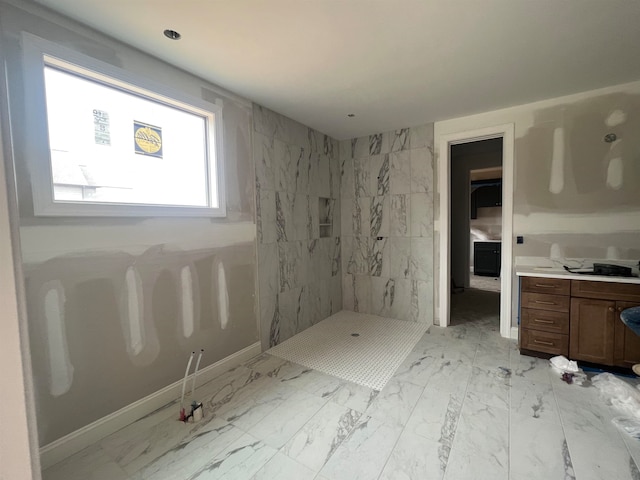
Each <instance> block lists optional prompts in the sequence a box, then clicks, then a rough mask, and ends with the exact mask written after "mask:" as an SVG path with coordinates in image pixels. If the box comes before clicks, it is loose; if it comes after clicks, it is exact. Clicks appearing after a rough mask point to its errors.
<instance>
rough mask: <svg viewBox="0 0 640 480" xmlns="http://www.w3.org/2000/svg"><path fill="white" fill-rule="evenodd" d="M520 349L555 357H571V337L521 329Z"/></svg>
mask: <svg viewBox="0 0 640 480" xmlns="http://www.w3.org/2000/svg"><path fill="white" fill-rule="evenodd" d="M520 333H521V336H522V338H521V339H520V348H521V349H525V350H533V351H536V352H545V353H551V354H554V355H564V356H568V355H569V335H563V334H561V333H551V332H542V331H540V330H530V329H528V328H521V329H520Z"/></svg>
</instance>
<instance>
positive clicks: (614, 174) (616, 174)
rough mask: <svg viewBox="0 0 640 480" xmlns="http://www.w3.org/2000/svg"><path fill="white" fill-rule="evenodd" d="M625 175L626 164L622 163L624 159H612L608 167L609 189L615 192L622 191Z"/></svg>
mask: <svg viewBox="0 0 640 480" xmlns="http://www.w3.org/2000/svg"><path fill="white" fill-rule="evenodd" d="M623 174H624V164H623V163H622V158H620V157H615V158H612V159H611V160H610V161H609V165H608V167H607V187H609V188H612V189H613V190H620V189H621V188H622V182H623V180H622V177H623Z"/></svg>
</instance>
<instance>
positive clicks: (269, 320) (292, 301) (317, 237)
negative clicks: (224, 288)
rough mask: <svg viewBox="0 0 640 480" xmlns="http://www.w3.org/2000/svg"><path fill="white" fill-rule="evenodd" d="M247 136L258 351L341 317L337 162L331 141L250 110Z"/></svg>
mask: <svg viewBox="0 0 640 480" xmlns="http://www.w3.org/2000/svg"><path fill="white" fill-rule="evenodd" d="M253 130H254V131H253V156H254V162H255V166H256V179H255V181H256V219H257V236H258V292H259V295H258V297H259V309H260V312H259V318H260V327H261V328H260V330H261V342H262V348H263V350H266V349H268V348H270V347H271V346H274V345H277V344H278V343H280V342H282V341H284V340H286V339H287V338H290V337H291V336H293V335H295V334H296V333H298V332H301V331H302V330H304V329H306V328H308V327H310V326H311V325H313V324H315V323H317V322H319V321H320V320H323V319H325V318H327V317H328V316H330V315H332V314H334V313H336V312H338V311H340V310H342V278H341V261H340V255H341V231H340V221H339V220H340V218H339V212H340V210H341V205H340V201H341V199H340V161H339V158H338V142H337V141H336V140H334V139H333V138H331V137H329V136H327V135H325V134H323V133H320V132H318V131H317V130H314V129H312V128H310V127H307V126H305V125H302V124H300V123H298V122H296V121H294V120H291V119H289V118H287V117H285V116H283V115H280V114H278V113H276V112H273V111H271V110H268V109H267V108H264V107H262V106H260V105H257V104H254V105H253ZM320 199H323V202H322V204H323V211H322V215H321V212H320V211H319V205H320V203H321V202H320ZM321 224H322V225H321ZM328 225H330V226H331V228H330V229H329V228H327V226H328Z"/></svg>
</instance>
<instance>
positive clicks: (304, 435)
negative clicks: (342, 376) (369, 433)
mask: <svg viewBox="0 0 640 480" xmlns="http://www.w3.org/2000/svg"><path fill="white" fill-rule="evenodd" d="M360 416H361V414H360V413H359V412H357V411H355V410H351V409H349V408H346V407H342V406H340V405H336V404H335V403H333V402H328V403H327V404H325V405H324V406H323V407H322V408H321V409H320V410H319V411H318V412H317V413H316V414H315V415H314V416H313V417H312V418H311V420H309V421H308V422H307V423H306V424H305V425H304V426H303V427H302V428H301V429H300V430H299V431H298V432H297V433H296V434H295V435H294V436H293V438H291V440H289V441H288V442H287V444H286V445H285V446H284V447H282V449H281V452H282V453H284V454H286V455H288V456H289V457H291V458H292V459H294V460H296V461H297V462H299V463H302V464H303V465H305V466H307V467H309V468H311V469H312V470H314V471H316V472H317V471H319V470H320V469H321V468H322V466H323V465H324V464H325V463H326V462H327V460H328V459H329V458H330V457H331V455H333V453H334V452H335V451H336V449H337V448H338V446H339V445H340V444H341V443H342V441H343V440H344V439H345V438H346V437H347V435H348V434H349V432H350V431H351V430H352V429H353V427H354V426H355V424H356V422H357V421H358V419H359V418H360Z"/></svg>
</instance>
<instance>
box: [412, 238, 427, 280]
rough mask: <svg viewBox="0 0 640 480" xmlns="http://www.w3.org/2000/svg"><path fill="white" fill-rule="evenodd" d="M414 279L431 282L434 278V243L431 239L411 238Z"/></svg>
mask: <svg viewBox="0 0 640 480" xmlns="http://www.w3.org/2000/svg"><path fill="white" fill-rule="evenodd" d="M410 266H411V271H410V275H411V277H412V278H414V279H417V280H431V279H432V278H433V242H432V240H431V239H430V238H411V264H410Z"/></svg>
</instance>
